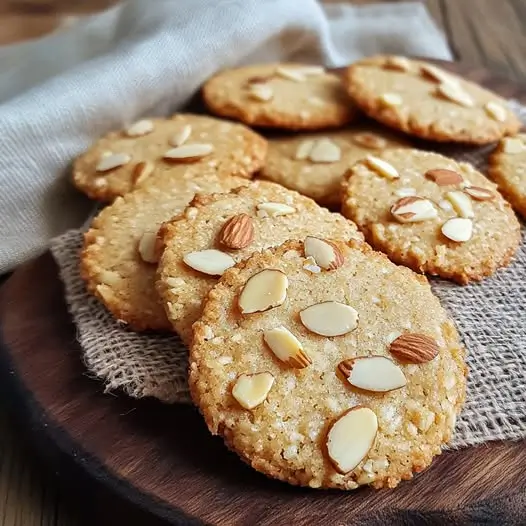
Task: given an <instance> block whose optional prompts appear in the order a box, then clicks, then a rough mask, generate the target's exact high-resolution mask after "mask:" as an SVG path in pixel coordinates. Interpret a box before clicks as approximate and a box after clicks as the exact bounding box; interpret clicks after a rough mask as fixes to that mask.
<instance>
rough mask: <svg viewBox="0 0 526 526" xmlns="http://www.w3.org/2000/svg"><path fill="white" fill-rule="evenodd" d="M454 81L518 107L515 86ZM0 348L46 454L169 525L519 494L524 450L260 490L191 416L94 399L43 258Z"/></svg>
mask: <svg viewBox="0 0 526 526" xmlns="http://www.w3.org/2000/svg"><path fill="white" fill-rule="evenodd" d="M454 67H456V68H459V66H458V65H457V66H454ZM461 69H462V68H461ZM463 71H464V73H466V74H468V75H469V76H470V77H471V78H474V79H477V80H479V81H482V82H484V83H485V84H487V85H489V86H491V87H492V88H494V89H496V90H498V91H500V92H501V93H503V94H504V95H506V96H508V97H510V96H513V97H516V98H522V99H523V100H526V90H524V89H522V88H520V87H519V86H516V85H512V84H511V83H509V82H506V81H499V80H495V79H493V78H492V77H491V75H489V74H488V73H487V72H484V71H479V70H466V69H463ZM0 342H1V348H0V385H1V388H2V392H3V393H5V394H4V397H7V399H8V400H9V403H10V404H11V405H13V406H14V408H15V409H16V411H17V412H18V413H19V414H20V416H21V417H22V418H23V419H24V420H25V421H26V422H27V423H28V424H30V426H31V428H32V430H33V431H35V432H36V433H37V436H41V437H42V440H43V441H45V444H46V447H48V444H52V445H53V446H54V447H56V448H57V449H58V450H59V451H60V452H61V453H62V454H63V455H65V456H67V457H69V458H70V459H71V461H72V462H74V463H76V464H77V465H79V466H81V467H82V468H83V469H84V470H86V471H87V472H88V473H89V474H90V475H91V476H93V477H95V478H96V479H98V480H100V481H102V482H104V483H105V484H106V485H108V486H109V487H110V488H112V489H113V490H114V491H116V492H118V493H119V494H120V495H122V496H124V497H126V498H127V499H129V500H131V501H132V502H134V503H136V504H138V505H139V506H142V507H143V508H145V509H147V510H150V511H151V512H152V513H154V514H156V515H158V516H160V517H163V518H166V519H169V520H170V521H172V522H174V523H188V524H192V523H202V522H204V523H209V524H247V525H256V524H258V525H259V524H261V525H270V524H273V525H276V524H292V523H294V524H298V525H301V524H319V523H322V522H323V523H324V524H327V525H332V524H334V525H340V524H354V523H360V524H381V523H384V524H386V523H389V522H386V521H389V518H392V517H394V515H396V510H397V509H402V510H404V509H411V510H417V511H419V512H422V511H423V512H426V514H427V515H428V517H434V518H435V519H437V520H438V521H439V522H436V523H437V524H439V523H441V522H440V521H441V520H442V519H440V517H441V516H440V515H438V516H437V515H435V512H436V511H437V510H441V511H442V512H443V511H444V510H457V514H456V516H457V517H464V516H465V513H466V510H470V509H474V506H475V505H476V503H479V502H481V501H482V500H485V499H486V500H487V499H493V502H496V503H498V502H499V499H506V498H508V497H509V496H510V495H512V494H514V493H516V492H517V491H520V490H523V489H524V488H525V487H526V480H524V476H523V466H524V465H526V442H525V441H520V442H515V443H493V444H489V445H484V446H481V447H477V448H468V449H464V450H461V451H456V452H446V453H444V454H443V455H441V456H440V457H438V458H437V459H436V460H435V462H434V463H433V465H432V466H431V467H430V468H429V469H428V470H426V471H425V472H423V473H421V474H419V475H418V476H416V477H415V479H414V480H413V481H412V482H406V483H402V484H401V485H400V486H399V487H398V488H397V489H395V490H382V491H373V490H370V489H362V490H359V491H355V492H347V493H346V492H340V491H319V490H318V491H316V490H310V489H303V488H295V487H291V486H288V485H286V484H284V483H280V482H277V481H272V480H269V479H267V478H265V477H264V476H263V475H260V474H258V473H256V472H254V471H253V470H251V469H250V468H248V467H247V466H245V465H244V464H243V463H242V462H241V461H240V460H238V458H237V456H236V455H234V454H232V453H230V452H228V451H227V450H226V449H225V447H224V446H223V443H222V441H221V440H220V439H218V438H213V437H211V436H210V435H209V433H208V431H207V430H206V427H205V425H204V423H203V422H202V420H201V418H200V417H199V415H198V413H197V411H196V410H195V409H193V408H191V407H183V406H167V405H163V404H160V403H158V402H156V401H154V400H141V401H136V400H132V399H130V398H127V397H126V396H124V395H113V396H111V395H109V394H105V393H103V390H102V385H101V384H100V383H99V382H97V381H95V380H93V379H90V378H89V377H88V375H87V374H86V372H85V369H84V367H83V365H82V363H81V360H80V350H79V347H78V344H77V342H76V339H75V328H74V326H73V324H72V323H71V320H70V317H69V315H68V313H67V310H66V307H65V304H64V299H63V290H62V285H61V283H60V280H59V278H58V275H57V268H56V265H55V263H54V262H53V260H52V258H51V256H50V255H49V254H46V255H44V256H42V257H40V258H39V259H37V260H35V261H33V262H31V263H29V264H26V265H24V266H22V267H21V268H20V269H19V270H17V271H16V272H15V273H14V274H13V275H12V276H11V277H10V278H9V279H8V280H7V282H6V283H5V284H4V285H3V286H2V289H1V291H0ZM433 523H434V522H433ZM460 523H463V522H460Z"/></svg>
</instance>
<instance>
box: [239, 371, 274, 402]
mask: <svg viewBox="0 0 526 526" xmlns="http://www.w3.org/2000/svg"><path fill="white" fill-rule="evenodd" d="M273 384H274V376H272V374H270V373H268V372H264V373H255V374H240V375H239V376H238V377H237V379H236V383H235V384H234V387H233V388H232V396H233V397H234V398H235V399H236V400H237V401H238V403H239V405H240V406H241V407H243V408H245V409H254V408H255V407H257V406H258V405H260V404H262V403H263V402H264V401H265V400H266V399H267V396H268V394H269V392H270V390H271V389H272V385H273Z"/></svg>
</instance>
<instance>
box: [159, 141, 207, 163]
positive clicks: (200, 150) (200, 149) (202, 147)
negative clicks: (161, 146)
mask: <svg viewBox="0 0 526 526" xmlns="http://www.w3.org/2000/svg"><path fill="white" fill-rule="evenodd" d="M213 151H214V145H213V144H199V143H194V144H183V145H182V146H178V147H177V148H172V149H171V150H168V151H167V152H166V153H165V154H164V156H163V157H164V158H165V159H168V160H169V161H179V162H185V163H188V162H193V161H198V160H199V159H201V158H202V157H205V156H206V155H210V154H211V153H212V152H213Z"/></svg>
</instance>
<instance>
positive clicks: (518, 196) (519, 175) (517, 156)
mask: <svg viewBox="0 0 526 526" xmlns="http://www.w3.org/2000/svg"><path fill="white" fill-rule="evenodd" d="M489 176H490V177H491V178H492V179H493V180H494V181H495V182H496V183H497V185H498V188H499V191H500V192H501V193H502V195H504V197H505V198H506V199H507V200H508V201H509V202H510V203H511V206H513V208H515V210H517V212H518V213H519V214H521V216H522V217H523V218H524V219H526V134H524V133H521V134H518V135H515V136H513V137H506V138H504V139H502V140H501V141H500V144H499V145H498V146H497V148H496V149H495V151H494V152H493V153H492V154H491V156H490V159H489Z"/></svg>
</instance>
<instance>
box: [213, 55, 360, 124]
mask: <svg viewBox="0 0 526 526" xmlns="http://www.w3.org/2000/svg"><path fill="white" fill-rule="evenodd" d="M203 98H204V100H205V102H206V104H207V106H208V108H209V109H210V111H211V112H213V113H215V114H216V115H219V116H221V117H228V118H232V119H236V120H239V121H241V122H244V123H245V124H249V125H251V126H265V127H271V128H282V129H287V130H319V129H322V128H332V127H338V126H343V125H345V124H347V123H348V122H350V121H351V120H352V119H353V118H354V117H355V115H356V108H355V105H354V104H353V103H352V102H351V100H350V99H349V97H348V95H347V93H346V92H345V89H344V88H343V86H342V85H341V82H340V78H339V77H338V76H337V75H335V74H333V73H328V72H327V71H325V70H324V68H322V67H321V66H306V65H304V64H264V65H257V66H246V67H242V68H237V69H229V70H225V71H222V72H220V73H218V74H216V75H215V76H214V77H212V78H211V79H209V80H208V81H207V82H206V83H205V85H204V86H203Z"/></svg>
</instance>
